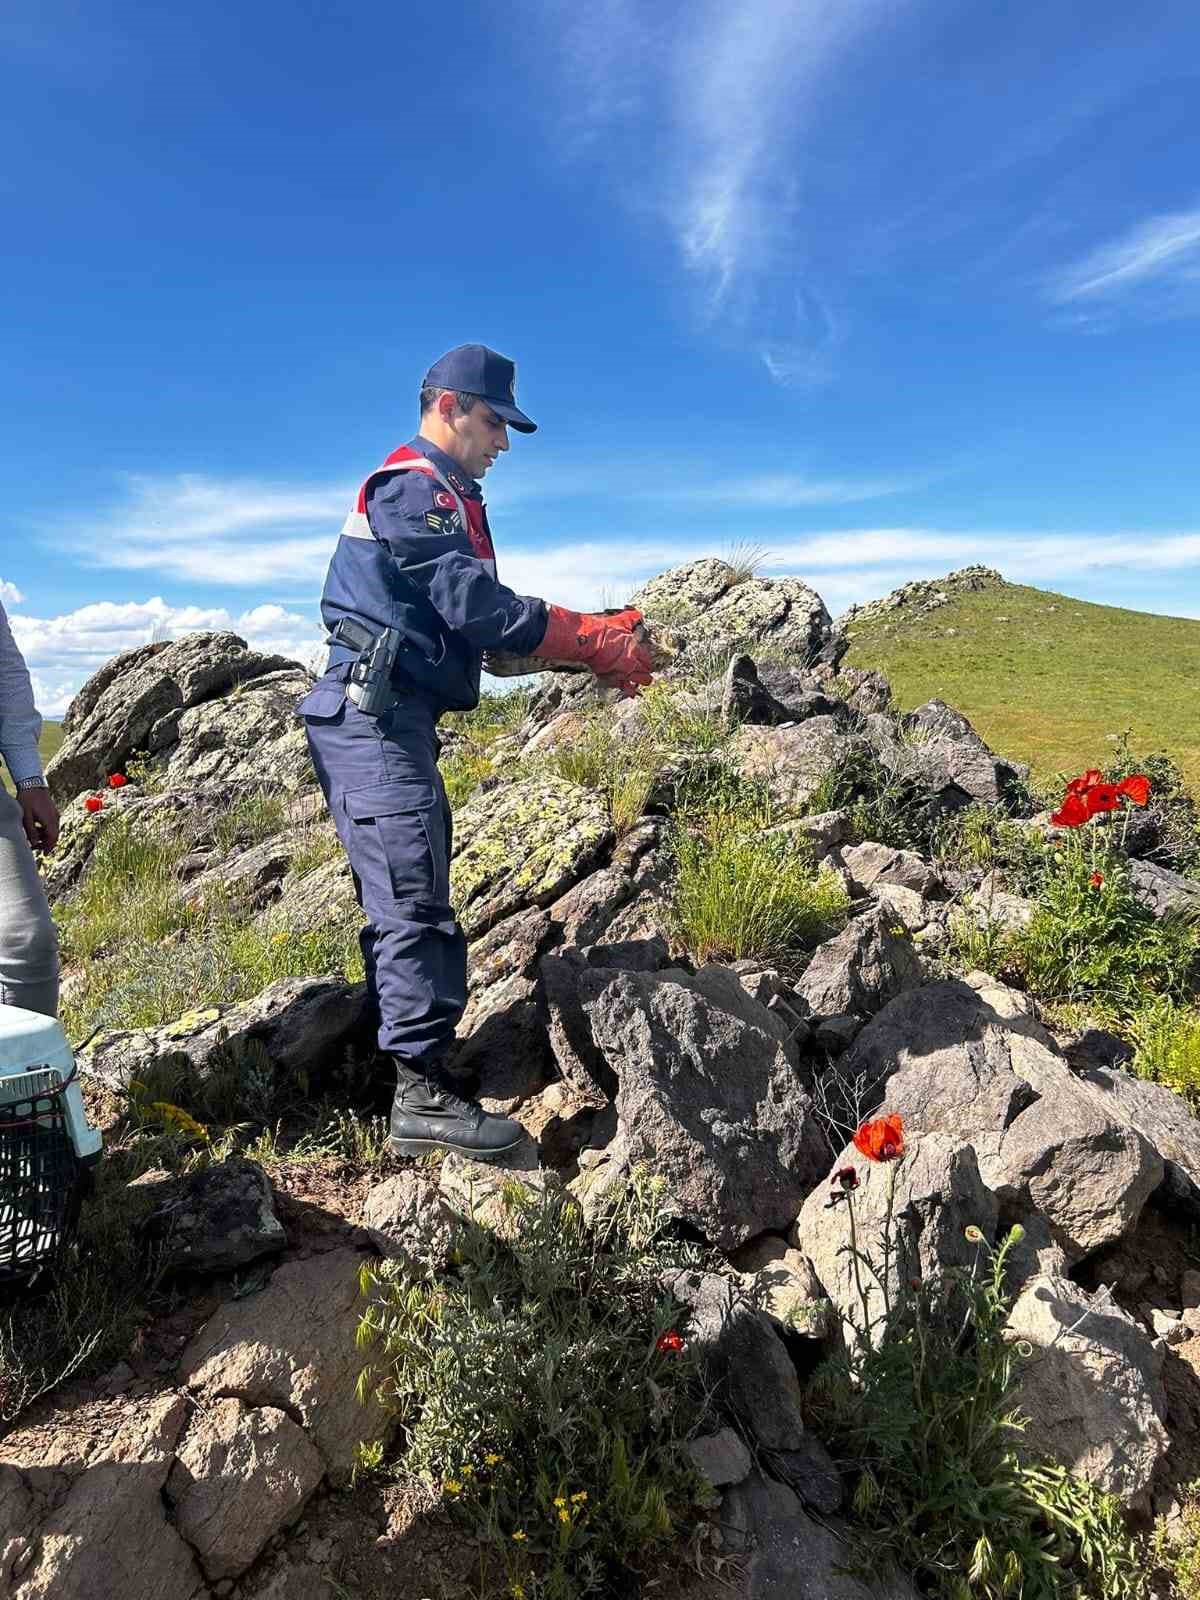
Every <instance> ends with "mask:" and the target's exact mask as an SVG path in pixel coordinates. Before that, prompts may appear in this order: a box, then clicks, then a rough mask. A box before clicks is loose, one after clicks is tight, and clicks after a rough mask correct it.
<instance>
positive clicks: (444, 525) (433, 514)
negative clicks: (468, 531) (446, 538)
mask: <svg viewBox="0 0 1200 1600" xmlns="http://www.w3.org/2000/svg"><path fill="white" fill-rule="evenodd" d="M425 523H426V526H427V527H430V528H432V529H433V531H434V533H444V534H450V533H458V532H459V531H460V530H461V528H462V523H461V522H460V521H459V518H458V512H457V511H427V512H426V513H425Z"/></svg>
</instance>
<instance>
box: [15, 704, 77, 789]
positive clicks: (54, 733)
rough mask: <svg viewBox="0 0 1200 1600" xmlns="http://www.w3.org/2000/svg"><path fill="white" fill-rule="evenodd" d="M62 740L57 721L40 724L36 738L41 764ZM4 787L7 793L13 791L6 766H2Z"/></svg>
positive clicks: (60, 726)
mask: <svg viewBox="0 0 1200 1600" xmlns="http://www.w3.org/2000/svg"><path fill="white" fill-rule="evenodd" d="M62 742H63V731H62V724H61V723H59V722H44V723H43V724H42V737H41V738H40V739H39V740H38V749H39V750H40V751H41V753H42V765H43V767H44V766H45V764H46V762H47V761H49V759H50V757H51V756H52V755H53V754H54V752H55V751H56V750H57V749H58V747H59V745H60V744H61V743H62ZM3 775H4V787H5V788H6V789H7V790H8V792H9V794H11V793H12V792H13V785H12V779H11V778H10V777H9V775H8V768H7V767H4V768H3Z"/></svg>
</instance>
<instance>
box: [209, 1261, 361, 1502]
mask: <svg viewBox="0 0 1200 1600" xmlns="http://www.w3.org/2000/svg"><path fill="white" fill-rule="evenodd" d="M359 1265H360V1262H359V1257H358V1256H357V1255H356V1254H355V1252H354V1251H352V1250H347V1249H344V1248H338V1249H334V1250H330V1251H328V1252H326V1253H325V1254H324V1255H317V1256H310V1257H309V1258H308V1259H307V1260H300V1261H289V1262H286V1263H285V1264H284V1265H283V1266H281V1267H278V1268H277V1269H276V1271H275V1273H274V1275H273V1276H272V1278H271V1281H270V1283H268V1285H267V1286H266V1288H265V1289H263V1290H262V1291H261V1293H259V1294H256V1295H252V1296H249V1297H248V1298H246V1299H244V1300H234V1301H229V1302H227V1303H226V1304H225V1305H223V1306H221V1308H220V1309H219V1310H218V1311H217V1312H216V1313H215V1315H214V1316H213V1317H212V1318H211V1319H210V1320H209V1321H208V1322H207V1323H206V1324H205V1325H204V1327H203V1328H201V1330H200V1332H199V1333H197V1334H196V1336H195V1337H194V1338H193V1339H192V1341H191V1342H190V1344H189V1345H188V1346H187V1348H186V1349H185V1350H184V1352H183V1355H182V1357H181V1358H180V1380H181V1382H183V1383H185V1384H186V1385H187V1386H188V1388H189V1389H191V1390H192V1391H193V1393H194V1394H196V1395H197V1396H198V1397H200V1398H201V1399H202V1400H204V1401H214V1400H219V1399H223V1398H225V1397H228V1396H234V1397H236V1398H238V1399H240V1400H243V1401H245V1403H246V1404H247V1405H248V1406H274V1407H277V1408H278V1409H279V1410H281V1411H284V1412H286V1413H287V1415H288V1416H290V1417H292V1418H293V1419H294V1420H296V1421H298V1422H299V1423H300V1424H301V1425H302V1426H303V1428H304V1429H305V1432H306V1433H307V1434H308V1436H309V1438H310V1439H311V1441H312V1443H313V1444H314V1445H315V1446H316V1448H317V1450H318V1451H319V1453H320V1455H321V1459H322V1461H323V1463H324V1466H325V1469H326V1471H327V1472H328V1473H329V1476H330V1478H331V1479H333V1480H334V1481H335V1482H344V1481H345V1480H346V1479H347V1478H348V1477H349V1475H350V1472H351V1469H352V1468H353V1465H354V1459H355V1448H356V1446H357V1445H358V1443H359V1441H360V1440H365V1441H368V1442H369V1441H371V1440H373V1439H379V1438H382V1437H383V1436H384V1435H385V1433H386V1432H387V1429H388V1418H387V1415H386V1413H385V1412H384V1411H383V1409H382V1407H381V1406H380V1405H379V1404H378V1402H377V1401H376V1400H375V1399H374V1398H372V1399H371V1400H370V1401H369V1403H368V1404H367V1405H366V1406H360V1405H359V1404H358V1401H357V1398H356V1395H355V1388H356V1385H357V1383H358V1378H359V1374H360V1372H361V1371H362V1368H363V1356H362V1354H361V1352H360V1351H359V1350H358V1349H357V1347H356V1345H355V1332H356V1329H357V1327H358V1323H359V1318H360V1316H361V1314H362V1311H363V1309H364V1307H363V1301H362V1299H361V1298H360V1296H359V1289H358V1270H359Z"/></svg>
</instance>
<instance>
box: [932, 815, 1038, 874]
mask: <svg viewBox="0 0 1200 1600" xmlns="http://www.w3.org/2000/svg"><path fill="white" fill-rule="evenodd" d="M931 844H932V848H933V853H934V856H935V857H936V858H937V859H938V860H939V861H942V862H944V863H946V864H947V865H949V866H951V867H957V868H959V869H960V870H972V869H974V870H975V871H978V872H982V873H988V872H992V871H993V870H996V871H999V872H1000V874H1001V875H1002V877H1003V879H1004V884H1005V887H1006V889H1008V891H1009V892H1010V893H1012V894H1020V895H1032V894H1036V893H1037V891H1038V889H1039V888H1040V886H1041V883H1042V879H1043V877H1044V876H1045V872H1046V866H1047V863H1048V861H1049V859H1050V855H1049V851H1048V849H1047V846H1046V842H1045V839H1044V838H1043V836H1042V835H1041V834H1040V833H1037V832H1035V831H1034V830H1033V829H1031V828H1028V827H1025V826H1023V825H1022V824H1021V823H1020V822H1015V821H1014V820H1013V819H1012V818H1011V817H1008V816H1005V814H1004V813H1003V812H1002V811H998V810H997V809H996V807H995V806H985V805H972V806H966V807H964V809H963V810H962V811H956V812H954V813H953V814H952V815H951V816H949V817H946V818H945V819H944V820H943V821H941V822H940V823H938V824H937V825H936V828H935V829H934V832H933V837H932V840H931Z"/></svg>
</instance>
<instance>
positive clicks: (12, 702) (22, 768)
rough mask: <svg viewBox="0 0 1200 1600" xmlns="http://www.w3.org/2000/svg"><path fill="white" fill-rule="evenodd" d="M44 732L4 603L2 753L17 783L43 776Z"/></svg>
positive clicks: (0, 629) (0, 636)
mask: <svg viewBox="0 0 1200 1600" xmlns="http://www.w3.org/2000/svg"><path fill="white" fill-rule="evenodd" d="M41 732H42V719H41V717H39V716H38V713H37V709H36V707H35V706H34V703H33V685H32V684H31V683H30V681H29V669H28V668H27V667H26V665H25V660H24V657H23V656H22V655H21V652H20V650H19V649H18V647H17V641H16V640H15V639H14V638H13V636H12V629H11V628H10V627H9V625H8V617H7V616H6V615H5V612H4V607H3V606H2V605H0V755H2V756H3V757H4V759H5V761H6V762H7V763H8V770H9V771H10V772H11V773H12V777H13V782H14V783H20V782H21V780H22V779H24V778H40V777H41V775H42V758H41V756H40V755H39V754H38V739H39V737H40V735H41Z"/></svg>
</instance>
